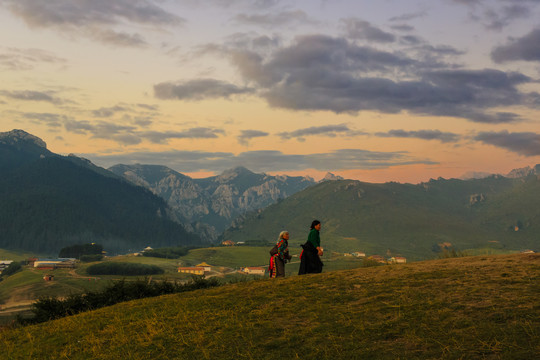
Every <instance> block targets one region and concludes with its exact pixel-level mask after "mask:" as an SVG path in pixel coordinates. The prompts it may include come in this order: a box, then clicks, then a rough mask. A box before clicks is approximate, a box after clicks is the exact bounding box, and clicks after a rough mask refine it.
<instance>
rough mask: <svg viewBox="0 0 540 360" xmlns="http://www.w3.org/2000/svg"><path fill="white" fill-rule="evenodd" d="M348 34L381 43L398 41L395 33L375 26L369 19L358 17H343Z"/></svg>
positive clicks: (354, 37) (353, 37)
mask: <svg viewBox="0 0 540 360" xmlns="http://www.w3.org/2000/svg"><path fill="white" fill-rule="evenodd" d="M341 24H342V25H343V27H344V28H345V31H346V33H347V36H348V37H349V38H351V39H362V40H367V41H373V42H379V43H392V42H394V41H396V37H395V35H393V34H391V33H389V32H386V31H383V30H381V29H379V28H378V27H376V26H373V25H372V24H370V23H369V22H368V21H365V20H360V19H357V18H347V19H342V20H341Z"/></svg>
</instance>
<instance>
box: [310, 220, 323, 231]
mask: <svg viewBox="0 0 540 360" xmlns="http://www.w3.org/2000/svg"><path fill="white" fill-rule="evenodd" d="M310 229H317V230H320V229H321V222H320V221H319V220H313V221H312V222H311V227H310Z"/></svg>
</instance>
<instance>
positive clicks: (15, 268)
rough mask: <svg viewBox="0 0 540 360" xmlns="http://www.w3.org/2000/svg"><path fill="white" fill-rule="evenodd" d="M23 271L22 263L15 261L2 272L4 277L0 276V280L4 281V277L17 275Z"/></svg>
mask: <svg viewBox="0 0 540 360" xmlns="http://www.w3.org/2000/svg"><path fill="white" fill-rule="evenodd" d="M21 269H22V265H21V263H20V262H17V261H14V262H12V263H11V264H9V265H8V267H7V268H5V269H4V271H2V275H0V280H1V279H2V276H9V275H13V274H15V273H16V272H17V271H20V270H21Z"/></svg>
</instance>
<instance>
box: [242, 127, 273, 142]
mask: <svg viewBox="0 0 540 360" xmlns="http://www.w3.org/2000/svg"><path fill="white" fill-rule="evenodd" d="M268 135H270V134H269V133H267V132H265V131H260V130H242V131H241V132H240V135H238V136H237V139H238V142H239V143H240V144H241V145H244V146H247V145H249V141H250V140H251V139H253V138H257V137H266V136H268Z"/></svg>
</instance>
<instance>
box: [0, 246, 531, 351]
mask: <svg viewBox="0 0 540 360" xmlns="http://www.w3.org/2000/svg"><path fill="white" fill-rule="evenodd" d="M539 293H540V255H538V254H533V255H524V254H519V255H502V256H501V255H496V256H476V257H465V258H452V259H444V260H433V261H425V262H417V263H413V264H405V265H395V266H379V267H369V268H359V269H353V270H344V271H328V272H324V273H323V274H317V275H305V276H295V277H290V278H285V279H279V280H270V279H264V280H260V281H254V282H247V283H237V284H232V285H225V286H222V287H219V288H214V289H208V290H198V291H194V292H191V293H183V294H175V295H168V296H162V297H159V298H148V299H143V300H137V301H132V302H126V303H122V304H118V305H115V306H112V307H109V308H103V309H99V310H96V311H93V312H88V313H83V314H79V315H76V316H72V317H68V318H63V319H59V320H55V321H52V322H48V323H44V324H39V325H34V326H28V327H22V328H14V329H6V330H4V331H2V332H0V348H2V349H3V354H4V356H5V357H7V358H9V359H27V358H39V359H89V358H99V359H118V358H129V359H149V358H152V359H173V358H176V359H194V358H199V359H293V358H301V359H535V358H539V355H540V303H539V302H538V294H539Z"/></svg>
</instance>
